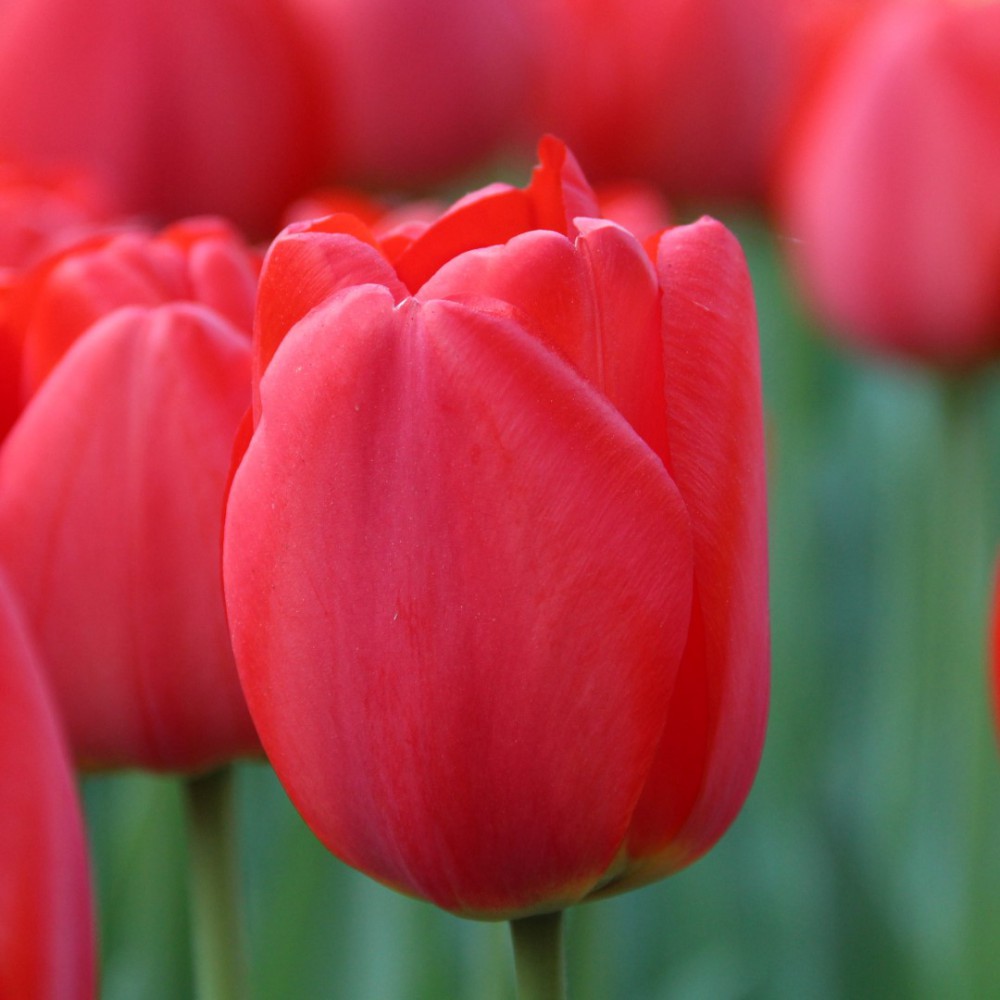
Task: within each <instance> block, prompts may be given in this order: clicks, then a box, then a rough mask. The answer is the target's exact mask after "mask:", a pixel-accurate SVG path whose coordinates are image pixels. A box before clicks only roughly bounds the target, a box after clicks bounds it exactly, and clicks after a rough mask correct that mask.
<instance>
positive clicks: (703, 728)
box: [224, 140, 768, 918]
mask: <svg viewBox="0 0 1000 1000" xmlns="http://www.w3.org/2000/svg"><path fill="white" fill-rule="evenodd" d="M541 156H542V165H541V166H540V167H539V168H538V169H537V170H536V172H535V174H534V177H533V179H532V182H531V184H530V186H529V187H528V188H527V189H526V190H519V189H516V188H511V187H508V186H506V185H500V184H497V185H492V186H491V187H488V188H486V189H484V190H483V191H480V192H478V193H476V194H473V195H470V196H468V197H467V198H464V199H462V200H461V201H459V202H458V203H457V204H456V205H455V206H453V207H452V208H451V209H450V210H449V211H448V212H447V213H445V214H444V215H443V216H442V217H441V218H440V219H439V220H438V221H437V222H436V223H434V224H433V225H431V226H430V227H429V228H428V229H427V230H426V231H424V232H423V233H422V234H421V235H419V236H417V237H416V238H415V239H413V240H412V241H411V242H410V243H409V244H408V245H406V246H402V245H400V244H397V245H395V246H394V247H393V248H392V250H391V253H390V252H389V251H386V250H385V248H384V247H383V246H381V245H380V243H379V241H378V240H377V239H376V238H375V237H374V236H373V235H372V234H371V232H370V231H369V230H367V228H366V227H365V226H364V224H363V223H362V222H361V221H360V220H357V219H354V218H353V217H350V216H334V217H332V218H329V219H326V220H322V221H318V222H313V223H310V224H300V225H298V226H292V227H290V228H289V229H288V230H286V232H285V233H284V234H283V235H282V236H281V237H279V239H278V240H277V241H276V243H275V244H274V245H273V247H272V248H271V250H270V253H269V257H268V258H267V261H266V263H265V267H264V271H263V273H262V279H261V292H260V296H259V307H258V315H257V326H256V330H255V348H254V352H255V361H254V364H255V372H256V373H257V375H258V377H259V399H258V412H259V420H258V423H257V426H256V430H255V432H254V435H253V438H252V440H251V442H250V444H249V449H248V450H247V452H246V454H245V456H244V458H243V461H242V463H241V465H240V467H239V469H238V470H237V473H236V476H235V479H234V482H233V487H232V492H231V494H230V500H229V505H228V514H227V524H226V537H225V546H224V549H225V553H224V566H225V579H226V591H227V604H228V610H229V618H230V624H231V627H232V630H233V636H234V645H235V649H236V652H237V662H238V664H239V668H240V674H241V680H242V682H243V685H244V689H245V691H246V693H247V698H248V703H249V705H250V708H251V712H252V714H253V715H254V719H255V721H256V723H257V725H258V728H259V731H260V733H261V737H262V741H263V743H264V745H265V748H266V749H267V751H268V754H269V756H270V758H271V761H272V763H273V765H274V767H275V769H276V771H277V773H278V775H279V777H280V778H281V780H282V782H283V783H284V784H285V787H286V789H287V790H288V791H289V794H290V795H291V797H292V799H293V801H294V802H295V803H296V805H297V806H298V808H299V809H300V811H301V812H302V814H303V816H304V817H305V818H306V821H307V822H308V823H309V824H310V826H311V827H312V829H313V830H314V832H316V834H317V835H318V836H319V837H320V838H321V839H322V840H323V841H324V843H325V844H326V845H327V846H328V847H329V848H330V849H331V850H332V851H333V852H334V853H336V854H337V855H339V856H340V857H341V858H343V859H344V860H346V861H347V862H348V863H350V864H352V865H354V866H356V867H358V868H360V869H362V870H363V871H365V872H367V873H368V874H370V875H372V876H374V877H375V878H378V879H380V880H382V881H384V882H386V883H388V884H390V885H392V886H394V887H396V888H398V889H401V890H402V891H405V892H408V893H413V894H415V895H418V896H422V897H426V898H428V899H430V900H432V901H434V902H435V903H437V904H438V905H440V906H442V907H445V908H447V909H450V910H454V911H456V912H459V913H461V914H464V915H467V916H480V917H489V918H499V917H510V916H514V915H518V914H523V913H528V912H532V911H543V910H553V909H558V908H560V907H562V906H565V905H567V904H569V903H573V902H576V901H579V900H581V899H583V898H586V897H588V896H594V895H596V894H602V893H604V894H606V893H612V892H616V891H618V890H620V889H624V888H631V887H633V886H637V885H640V884H643V883H645V882H648V881H651V880H653V879H656V878H660V877H662V876H664V875H667V874H669V873H670V872H673V871H675V870H677V869H678V868H680V867H682V866H683V865H685V864H688V863H690V862H691V861H693V860H694V859H695V858H697V857H698V856H699V855H701V854H702V853H704V852H705V851H706V850H708V848H709V847H710V846H711V845H712V844H713V843H714V842H715V840H716V839H717V838H718V837H719V836H721V834H722V833H723V832H724V830H725V829H726V828H727V826H728V825H729V823H730V822H731V821H732V819H733V818H734V816H735V815H736V813H737V811H738V810H739V808H740V806H741V804H742V802H743V800H744V797H745V796H746V794H747V791H748V789H749V787H750V784H751V781H752V779H753V775H754V773H755V770H756V766H757V761H758V758H759V755H760V751H761V745H762V742H763V736H764V726H765V716H766V705H767V690H768V622H767V567H766V539H765V487H764V453H763V443H762V433H761V403H760V386H759V377H758V362H757V335H756V321H755V316H754V306H753V300H752V294H751V289H750V283H749V278H748V275H747V271H746V266H745V262H744V260H743V257H742V254H741V251H740V249H739V246H738V245H737V243H736V241H735V240H734V238H733V237H732V236H731V235H730V234H729V233H728V232H727V231H726V230H725V229H724V228H723V227H722V226H720V225H719V224H718V223H716V222H713V221H711V220H707V219H706V220H702V221H701V222H699V223H696V224H695V225H693V226H687V227H679V228H676V229H671V230H668V231H667V232H665V233H664V234H663V235H662V236H660V238H659V239H658V240H655V241H653V242H652V245H653V251H654V252H653V255H652V259H650V256H649V255H647V253H646V252H645V251H644V250H643V248H642V246H641V245H640V244H639V243H638V241H637V240H636V239H635V238H634V237H633V236H632V235H631V234H630V233H628V232H627V231H626V230H624V229H622V228H620V227H619V226H617V225H615V224H613V223H610V222H607V221H603V220H601V219H599V218H597V217H596V216H597V214H598V210H597V205H596V201H595V199H594V195H593V192H592V191H591V189H590V188H589V186H588V185H587V182H586V180H585V179H584V177H583V175H582V174H581V173H580V172H579V169H578V167H577V165H576V163H575V161H574V160H573V159H572V157H571V156H570V155H569V154H568V153H567V152H566V150H565V149H564V147H562V146H561V144H559V143H558V142H556V141H555V140H547V141H545V142H543V144H542V147H541ZM387 253H388V254H389V255H388V256H387ZM390 257H391V259H390Z"/></svg>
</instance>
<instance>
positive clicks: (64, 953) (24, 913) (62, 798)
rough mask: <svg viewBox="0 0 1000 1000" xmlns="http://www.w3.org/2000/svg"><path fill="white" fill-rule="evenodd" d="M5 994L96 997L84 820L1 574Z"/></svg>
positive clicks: (0, 897)
mask: <svg viewBox="0 0 1000 1000" xmlns="http://www.w3.org/2000/svg"><path fill="white" fill-rule="evenodd" d="M0 992H2V993H3V995H4V996H5V997H11V998H15V997H31V998H37V1000H87V998H89V997H92V996H94V925H93V915H92V904H91V892H90V876H89V873H88V867H87V851H86V844H85V842H84V833H83V819H82V816H81V813H80V805H79V801H78V800H77V795H76V788H75V786H74V784H73V777H72V770H71V765H70V760H69V755H68V753H67V749H66V745H65V739H64V736H63V733H62V731H61V730H60V728H59V724H58V721H57V719H56V714H55V710H54V708H53V705H52V702H51V699H50V697H49V693H48V691H47V689H46V687H45V685H44V683H43V681H42V674H41V664H40V662H39V659H38V656H37V653H36V652H35V650H34V648H33V647H32V645H31V642H30V641H29V638H28V633H27V630H26V628H25V626H24V623H23V621H22V620H21V618H20V615H19V613H18V609H17V608H16V607H15V604H14V600H13V595H12V593H11V591H10V588H9V587H8V586H7V583H6V581H5V580H4V578H3V577H2V576H0Z"/></svg>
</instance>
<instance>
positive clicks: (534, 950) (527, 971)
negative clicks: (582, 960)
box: [510, 910, 566, 1000]
mask: <svg viewBox="0 0 1000 1000" xmlns="http://www.w3.org/2000/svg"><path fill="white" fill-rule="evenodd" d="M510 935H511V940H512V941H513V943H514V967H515V970H516V972H517V997H518V1000H565V998H566V963H565V959H564V957H563V933H562V911H561V910H556V911H555V913H541V914H539V915H537V916H534V917H520V918H519V919H517V920H512V921H511V922H510Z"/></svg>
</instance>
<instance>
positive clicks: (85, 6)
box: [0, 0, 322, 229]
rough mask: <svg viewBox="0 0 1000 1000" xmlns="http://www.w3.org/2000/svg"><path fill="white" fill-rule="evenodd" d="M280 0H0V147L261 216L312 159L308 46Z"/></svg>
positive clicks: (145, 196) (123, 196) (152, 195)
mask: <svg viewBox="0 0 1000 1000" xmlns="http://www.w3.org/2000/svg"><path fill="white" fill-rule="evenodd" d="M287 6H288V5H287V3H286V2H285V0H240V2H239V3H232V2H230V0H221V2H220V0H143V3H141V4H136V3H133V2H132V0H96V2H95V0H91V2H87V3H81V2H80V0H22V2H19V3H16V4H4V5H3V7H2V9H0V148H2V149H3V150H5V151H7V152H8V153H9V154H10V155H16V156H18V157H19V158H23V159H25V160H26V161H29V162H32V163H35V164H40V165H60V166H63V165H65V166H70V167H73V168H81V169H87V170H91V171H93V172H94V173H95V174H96V175H97V176H98V177H99V178H100V179H101V180H102V181H103V182H105V183H106V184H107V185H108V188H109V190H110V191H111V192H112V193H113V194H114V196H115V197H116V199H117V200H118V201H120V203H121V205H122V207H123V209H125V210H127V211H138V212H145V213H150V214H152V215H153V216H155V217H157V218H161V219H164V220H166V219H171V218H176V217H178V216H182V215H190V214H193V213H198V212H218V213H220V214H224V215H227V216H231V217H233V218H235V219H238V220H239V221H240V222H241V223H242V224H244V225H246V226H249V227H254V228H260V229H265V228H269V227H270V226H271V225H273V223H274V220H275V219H276V217H277V214H278V212H279V211H280V209H281V207H282V206H283V205H284V204H285V203H287V201H288V200H289V199H290V198H292V197H294V196H295V195H296V194H297V193H298V192H299V191H300V190H301V189H302V188H303V187H304V186H305V185H308V184H310V183H315V182H316V180H317V179H318V171H319V170H320V167H321V162H320V157H321V154H322V145H321V141H320V140H321V138H322V134H321V132H320V128H321V126H320V123H319V121H318V117H317V116H318V113H319V111H320V108H319V105H320V102H321V97H320V95H319V93H318V91H317V89H316V85H315V83H314V78H313V75H312V64H311V62H310V60H311V57H312V53H311V49H309V48H307V44H306V39H305V38H304V37H303V35H302V34H301V32H300V31H299V30H298V28H297V26H296V24H295V23H294V21H293V19H292V17H291V15H290V14H289V12H288V10H287Z"/></svg>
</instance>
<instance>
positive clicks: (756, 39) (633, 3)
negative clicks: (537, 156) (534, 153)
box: [536, 0, 830, 198]
mask: <svg viewBox="0 0 1000 1000" xmlns="http://www.w3.org/2000/svg"><path fill="white" fill-rule="evenodd" d="M823 6H824V7H826V6H830V4H829V3H824V4H823ZM803 7H807V8H809V10H810V11H812V10H813V9H814V8H816V7H817V3H816V2H815V0H811V2H810V3H808V4H804V3H802V0H798V2H797V3H789V2H788V0H629V2H627V3H621V4H616V5H611V4H607V3H604V2H602V0H544V2H543V3H541V4H539V5H538V7H537V12H538V18H539V29H538V32H539V38H540V42H539V46H538V52H539V69H538V73H537V76H536V81H537V87H538V90H537V98H538V103H537V119H536V120H537V123H538V124H539V125H540V126H541V127H542V128H545V129H549V130H551V131H554V132H556V133H558V134H559V135H562V136H564V137H565V138H566V139H567V141H568V142H569V143H570V145H572V146H573V148H574V149H575V150H576V151H577V152H578V154H579V156H580V159H581V162H582V163H583V165H584V167H585V168H586V169H587V171H588V172H589V173H593V174H594V175H595V176H600V177H612V178H617V177H619V176H623V175H624V176H635V177H643V178H647V179H650V180H655V181H656V182H658V183H660V184H662V185H663V186H664V187H665V189H666V191H667V193H668V194H669V196H670V197H671V198H705V197H709V198H756V197H761V196H762V195H763V194H764V192H765V190H766V186H767V178H768V171H769V165H770V160H771V156H772V154H773V150H774V148H775V145H776V143H777V142H778V139H779V137H780V133H781V128H782V126H783V123H784V120H785V116H786V115H787V113H788V112H789V111H790V109H791V106H792V101H793V97H794V94H795V90H796V87H797V86H798V85H799V83H800V77H801V75H802V74H803V73H804V71H805V68H806V65H807V63H808V59H807V55H811V54H812V53H811V52H810V53H807V51H806V48H807V46H806V36H807V34H810V33H812V31H813V29H814V27H815V26H814V25H813V24H807V21H806V19H805V18H804V17H803V13H802V8H803ZM807 27H808V28H809V32H808V33H807V32H806V31H805V29H806V28H807Z"/></svg>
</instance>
